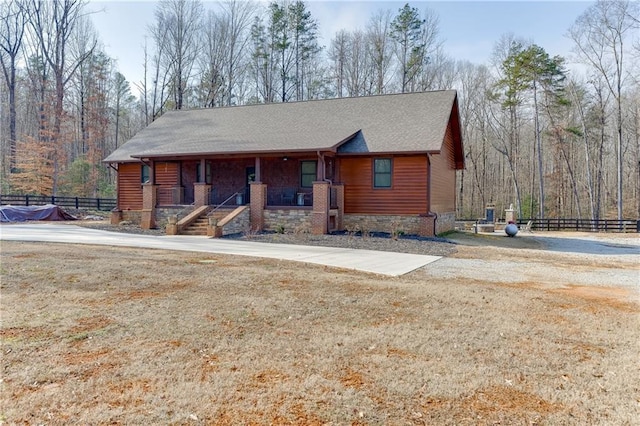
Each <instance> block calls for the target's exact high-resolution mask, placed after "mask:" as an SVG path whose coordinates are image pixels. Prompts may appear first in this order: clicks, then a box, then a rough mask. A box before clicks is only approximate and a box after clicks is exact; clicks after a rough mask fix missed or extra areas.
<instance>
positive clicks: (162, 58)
mask: <svg viewBox="0 0 640 426" xmlns="http://www.w3.org/2000/svg"><path fill="white" fill-rule="evenodd" d="M203 14H204V12H203V8H202V4H201V3H200V1H198V0H162V1H161V2H160V3H159V4H158V8H157V9H156V24H155V26H154V27H153V28H152V33H153V34H154V40H155V42H156V49H157V56H158V64H160V65H161V66H162V67H163V68H164V70H166V72H167V76H168V77H169V81H170V82H171V84H170V86H169V90H170V91H171V96H172V97H173V103H174V104H173V108H174V109H182V108H183V107H184V104H185V94H186V91H187V87H188V84H189V80H190V78H191V74H192V70H193V66H194V64H195V61H196V58H197V55H198V52H199V49H200V46H199V43H198V34H199V32H200V30H201V28H202V16H203Z"/></svg>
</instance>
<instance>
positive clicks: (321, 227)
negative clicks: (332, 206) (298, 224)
mask: <svg viewBox="0 0 640 426" xmlns="http://www.w3.org/2000/svg"><path fill="white" fill-rule="evenodd" d="M328 232H329V182H324V181H318V182H313V212H312V213H311V233H312V234H314V235H322V234H326V233H328Z"/></svg>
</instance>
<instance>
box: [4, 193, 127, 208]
mask: <svg viewBox="0 0 640 426" xmlns="http://www.w3.org/2000/svg"><path fill="white" fill-rule="evenodd" d="M7 204H11V205H12V206H42V205H44V204H55V205H57V206H60V207H70V208H75V209H96V210H112V209H114V208H115V207H116V199H115V198H81V197H54V196H48V195H16V194H0V205H7Z"/></svg>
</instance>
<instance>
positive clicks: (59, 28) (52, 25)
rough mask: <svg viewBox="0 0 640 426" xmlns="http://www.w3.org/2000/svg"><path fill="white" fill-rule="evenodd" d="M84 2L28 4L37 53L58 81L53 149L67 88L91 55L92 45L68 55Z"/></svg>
mask: <svg viewBox="0 0 640 426" xmlns="http://www.w3.org/2000/svg"><path fill="white" fill-rule="evenodd" d="M83 6H84V3H83V1H82V0H51V1H47V2H41V1H38V0H30V2H29V3H28V13H29V23H30V25H31V28H32V30H33V35H34V37H35V38H36V40H37V42H38V50H39V52H40V54H41V55H42V57H43V58H44V60H45V61H46V62H47V64H48V65H49V66H50V67H51V71H52V72H53V77H54V79H55V101H54V110H53V128H52V130H51V131H50V132H49V133H48V135H47V138H48V139H49V142H50V144H51V146H52V147H54V149H55V148H57V145H58V144H59V143H60V142H61V139H60V137H61V125H62V121H63V116H64V94H65V86H66V85H67V83H68V82H69V80H70V79H71V78H72V77H73V75H74V74H75V72H76V70H77V69H78V67H79V66H80V64H82V63H83V62H84V61H85V60H86V59H87V58H88V57H89V56H90V55H91V54H92V53H93V49H94V48H95V43H97V40H96V41H95V42H94V43H93V46H92V47H90V48H88V49H86V51H85V52H84V54H82V55H81V56H77V57H70V56H71V55H68V53H69V52H68V48H69V40H70V39H71V37H72V36H73V34H74V31H75V30H76V25H77V23H78V20H79V18H80V16H81V13H82V10H83ZM56 154H57V153H54V158H53V188H52V191H53V195H56V194H57V190H58V175H59V171H60V170H59V166H60V165H59V158H58V155H56Z"/></svg>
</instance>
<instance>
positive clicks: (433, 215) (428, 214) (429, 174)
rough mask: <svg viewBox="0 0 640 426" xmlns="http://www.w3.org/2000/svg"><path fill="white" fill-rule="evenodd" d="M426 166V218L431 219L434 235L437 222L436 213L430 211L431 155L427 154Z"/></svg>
mask: <svg viewBox="0 0 640 426" xmlns="http://www.w3.org/2000/svg"><path fill="white" fill-rule="evenodd" d="M427 164H428V167H429V173H428V176H427V216H429V217H433V235H434V236H435V235H436V221H437V220H438V213H435V212H432V211H431V154H430V153H427Z"/></svg>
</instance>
